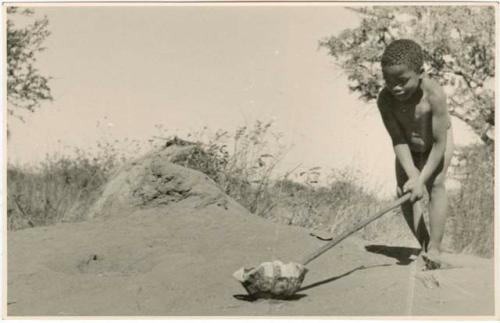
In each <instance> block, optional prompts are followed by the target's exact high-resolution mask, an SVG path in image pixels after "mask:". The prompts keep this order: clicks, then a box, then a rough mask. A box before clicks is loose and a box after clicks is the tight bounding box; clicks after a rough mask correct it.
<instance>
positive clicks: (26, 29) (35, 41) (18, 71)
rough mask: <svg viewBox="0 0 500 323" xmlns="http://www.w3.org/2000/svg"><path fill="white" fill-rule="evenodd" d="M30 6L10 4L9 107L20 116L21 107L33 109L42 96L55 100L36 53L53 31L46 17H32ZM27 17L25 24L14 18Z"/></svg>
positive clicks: (8, 30)
mask: <svg viewBox="0 0 500 323" xmlns="http://www.w3.org/2000/svg"><path fill="white" fill-rule="evenodd" d="M33 14H34V12H33V11H32V10H30V9H20V8H17V7H7V102H8V107H7V111H8V113H9V115H12V116H15V117H18V118H20V119H21V120H22V116H21V115H20V114H19V112H18V111H19V109H22V110H27V111H30V112H34V111H35V108H36V107H37V106H38V105H39V104H40V102H41V101H43V100H52V95H51V92H50V87H49V84H48V82H49V77H47V76H43V75H42V74H40V72H39V70H38V69H37V68H36V67H35V63H36V56H37V54H38V53H40V52H42V51H43V50H44V49H45V48H44V47H43V46H42V45H43V42H44V41H45V39H46V38H47V37H48V36H49V35H50V32H49V31H48V29H47V27H48V24H49V21H48V19H47V17H43V18H40V19H34V20H33V19H32V18H33ZM15 18H19V19H20V20H22V19H23V18H25V20H26V21H27V22H26V23H25V24H24V26H22V27H18V26H16V25H15V24H14V19H15Z"/></svg>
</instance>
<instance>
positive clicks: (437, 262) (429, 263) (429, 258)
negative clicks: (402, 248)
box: [422, 251, 459, 270]
mask: <svg viewBox="0 0 500 323" xmlns="http://www.w3.org/2000/svg"><path fill="white" fill-rule="evenodd" d="M422 260H423V261H424V264H425V267H424V269H423V270H437V269H452V268H458V267H459V266H454V265H453V264H451V263H449V262H447V261H445V260H443V257H442V255H441V253H438V252H433V251H428V252H426V253H422Z"/></svg>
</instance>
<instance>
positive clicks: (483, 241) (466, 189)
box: [447, 145, 495, 257]
mask: <svg viewBox="0 0 500 323" xmlns="http://www.w3.org/2000/svg"><path fill="white" fill-rule="evenodd" d="M460 155H461V158H462V160H464V161H466V164H465V165H464V166H462V167H461V168H460V169H459V172H460V174H459V175H460V181H461V188H460V190H459V191H458V192H457V193H456V194H454V195H452V196H450V209H451V212H450V213H451V214H450V229H449V232H447V233H448V234H450V235H451V238H452V243H453V246H454V248H455V249H456V250H457V251H463V252H468V253H473V254H477V255H481V256H486V257H491V256H493V250H494V248H493V245H494V218H495V214H494V212H495V209H494V194H495V166H494V147H493V145H486V146H485V145H477V146H471V147H468V148H465V149H463V150H462V151H461V152H460Z"/></svg>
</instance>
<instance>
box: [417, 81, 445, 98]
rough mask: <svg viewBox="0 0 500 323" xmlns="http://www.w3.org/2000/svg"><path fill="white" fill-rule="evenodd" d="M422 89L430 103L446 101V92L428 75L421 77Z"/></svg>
mask: <svg viewBox="0 0 500 323" xmlns="http://www.w3.org/2000/svg"><path fill="white" fill-rule="evenodd" d="M422 91H423V92H424V96H425V97H426V98H427V100H428V101H429V102H430V103H441V102H443V100H444V101H446V93H445V92H444V89H443V87H442V86H441V84H439V83H438V82H437V81H436V80H433V79H431V78H428V77H424V78H423V79H422Z"/></svg>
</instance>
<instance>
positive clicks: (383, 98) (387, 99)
mask: <svg viewBox="0 0 500 323" xmlns="http://www.w3.org/2000/svg"><path fill="white" fill-rule="evenodd" d="M393 101H394V100H393V97H392V95H391V93H390V92H389V90H388V89H387V88H386V87H385V86H384V87H383V88H382V90H381V91H380V92H379V94H378V97H377V106H378V108H379V109H384V108H388V107H390V106H392V105H393Z"/></svg>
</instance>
